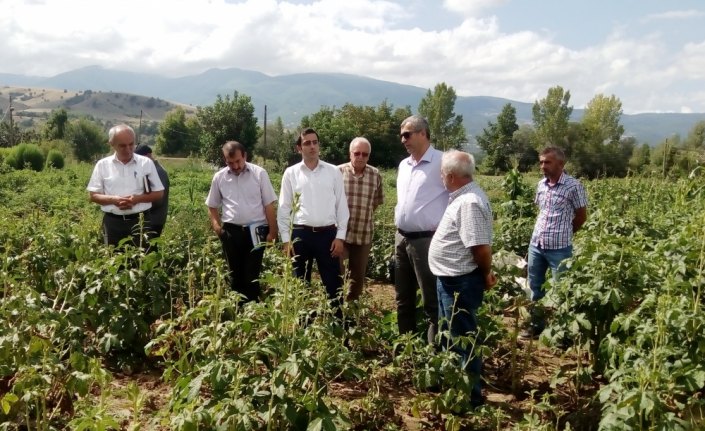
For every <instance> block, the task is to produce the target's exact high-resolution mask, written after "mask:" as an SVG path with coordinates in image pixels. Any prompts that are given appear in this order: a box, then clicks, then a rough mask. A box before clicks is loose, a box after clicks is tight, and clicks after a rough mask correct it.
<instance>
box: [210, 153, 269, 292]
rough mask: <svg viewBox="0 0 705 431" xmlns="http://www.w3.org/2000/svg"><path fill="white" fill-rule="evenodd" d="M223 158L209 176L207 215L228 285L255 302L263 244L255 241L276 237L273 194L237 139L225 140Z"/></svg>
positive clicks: (266, 180) (265, 172)
mask: <svg viewBox="0 0 705 431" xmlns="http://www.w3.org/2000/svg"><path fill="white" fill-rule="evenodd" d="M223 158H224V159H225V164H226V165H227V166H226V167H224V168H223V169H221V170H219V171H218V172H216V173H215V175H213V181H211V188H210V191H209V192H208V197H207V198H206V205H207V206H208V216H209V218H210V222H211V227H212V228H213V232H215V234H216V235H218V238H220V242H221V244H222V245H223V253H224V254H225V259H226V260H227V261H228V266H229V267H230V286H231V288H232V289H233V290H235V291H236V292H240V293H242V294H243V295H244V296H245V297H246V298H247V300H248V301H257V300H258V299H259V296H260V293H261V289H260V284H259V281H258V279H259V276H260V272H261V270H262V258H263V257H264V246H263V245H259V242H257V243H255V242H256V241H266V242H272V241H274V240H275V239H276V238H277V219H276V210H275V209H274V202H276V201H277V195H276V194H275V193H274V188H273V187H272V183H271V181H270V180H269V175H268V174H267V171H265V170H264V169H263V168H261V167H259V166H257V165H254V164H252V163H249V162H248V161H247V152H246V150H245V146H244V145H242V144H241V143H239V142H237V141H228V142H226V143H225V145H223ZM220 208H222V215H221V214H219V211H218V210H219V209H220ZM265 224H266V228H265ZM258 226H259V227H260V228H258ZM261 228H264V230H263V231H262V232H267V233H266V237H263V238H262V237H257V236H255V237H254V239H253V230H254V233H255V235H257V230H258V229H261Z"/></svg>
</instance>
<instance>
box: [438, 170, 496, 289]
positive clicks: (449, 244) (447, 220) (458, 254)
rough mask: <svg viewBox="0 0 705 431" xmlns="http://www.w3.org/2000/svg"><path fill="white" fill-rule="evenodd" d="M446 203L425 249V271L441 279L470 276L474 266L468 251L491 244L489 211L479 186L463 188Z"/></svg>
mask: <svg viewBox="0 0 705 431" xmlns="http://www.w3.org/2000/svg"><path fill="white" fill-rule="evenodd" d="M449 201H450V202H449V203H448V208H446V211H445V213H443V218H442V219H441V222H440V224H439V225H438V229H436V233H435V234H434V235H433V239H431V245H430V246H429V248H428V267H429V268H430V269H431V272H432V273H433V275H435V276H441V277H457V276H459V275H465V274H469V273H471V272H473V271H474V270H475V269H476V268H477V263H476V262H475V259H474V257H473V255H472V251H471V250H470V247H473V246H476V245H485V244H486V245H491V244H492V209H491V208H490V201H489V199H488V198H487V195H486V194H485V192H484V191H483V190H482V189H481V188H480V186H479V185H477V183H476V182H475V181H472V182H470V183H468V184H465V185H464V186H463V187H461V188H459V189H458V190H456V191H454V192H453V193H451V194H450V197H449Z"/></svg>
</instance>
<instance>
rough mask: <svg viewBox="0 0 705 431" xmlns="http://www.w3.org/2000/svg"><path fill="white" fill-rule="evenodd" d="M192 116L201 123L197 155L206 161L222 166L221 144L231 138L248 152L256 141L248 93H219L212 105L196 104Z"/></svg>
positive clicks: (253, 116) (253, 108) (253, 111)
mask: <svg viewBox="0 0 705 431" xmlns="http://www.w3.org/2000/svg"><path fill="white" fill-rule="evenodd" d="M196 117H197V118H198V122H199V123H200V126H201V133H200V148H201V154H202V155H203V157H204V158H205V160H206V161H207V162H208V163H212V164H214V165H218V166H224V162H223V152H222V147H223V144H225V142H227V141H231V140H235V141H238V142H240V143H241V144H242V145H244V146H245V148H246V149H247V152H248V154H251V155H252V153H253V151H252V150H253V149H254V147H255V144H256V143H257V118H255V107H254V105H252V99H251V98H250V96H246V95H240V94H238V92H237V91H235V92H234V93H233V97H232V98H230V96H229V95H226V96H225V97H224V98H223V97H221V95H220V94H219V95H218V97H217V99H216V101H215V103H214V104H213V105H211V106H206V107H205V108H202V107H200V106H199V107H198V112H197V113H196Z"/></svg>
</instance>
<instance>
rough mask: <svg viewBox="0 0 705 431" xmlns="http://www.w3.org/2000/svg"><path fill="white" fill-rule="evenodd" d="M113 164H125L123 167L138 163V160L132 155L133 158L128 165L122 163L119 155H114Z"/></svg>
mask: <svg viewBox="0 0 705 431" xmlns="http://www.w3.org/2000/svg"><path fill="white" fill-rule="evenodd" d="M113 163H120V164H123V165H129V164H131V163H137V160H136V157H135V155H134V154H133V155H132V158H131V159H130V161H128V162H127V163H122V162H121V161H120V160H119V159H118V158H117V153H113Z"/></svg>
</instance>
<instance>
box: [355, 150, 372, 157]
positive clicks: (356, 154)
mask: <svg viewBox="0 0 705 431" xmlns="http://www.w3.org/2000/svg"><path fill="white" fill-rule="evenodd" d="M369 155H370V153H366V152H364V151H353V156H355V157H360V156H362V157H367V156H369Z"/></svg>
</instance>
